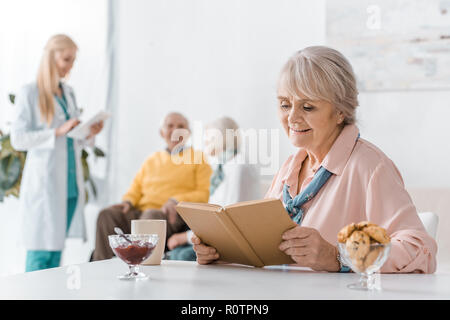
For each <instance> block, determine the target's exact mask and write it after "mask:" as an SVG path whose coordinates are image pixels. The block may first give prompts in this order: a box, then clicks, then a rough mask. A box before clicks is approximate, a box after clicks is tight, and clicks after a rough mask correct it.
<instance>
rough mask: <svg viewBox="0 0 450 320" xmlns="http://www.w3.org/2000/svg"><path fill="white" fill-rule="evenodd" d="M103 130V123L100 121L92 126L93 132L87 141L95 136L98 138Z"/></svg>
mask: <svg viewBox="0 0 450 320" xmlns="http://www.w3.org/2000/svg"><path fill="white" fill-rule="evenodd" d="M102 129H103V121H99V122H97V123H94V124H93V125H92V126H91V132H90V133H89V135H88V136H87V137H86V139H90V138H92V137H94V136H96V135H97V134H99V133H100V131H102Z"/></svg>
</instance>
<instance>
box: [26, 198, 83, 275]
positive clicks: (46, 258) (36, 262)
mask: <svg viewBox="0 0 450 320" xmlns="http://www.w3.org/2000/svg"><path fill="white" fill-rule="evenodd" d="M77 200H78V198H69V199H67V228H66V233H67V231H69V228H70V224H71V222H72V218H73V215H74V213H75V209H76V208H77ZM61 253H62V252H61V251H46V250H28V251H27V257H26V262H25V272H30V271H37V270H42V269H49V268H55V267H59V264H60V262H61Z"/></svg>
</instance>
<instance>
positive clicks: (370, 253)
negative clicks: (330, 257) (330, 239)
mask: <svg viewBox="0 0 450 320" xmlns="http://www.w3.org/2000/svg"><path fill="white" fill-rule="evenodd" d="M338 249H339V253H340V256H341V262H342V263H343V264H344V265H346V266H348V267H350V268H351V269H352V270H353V271H354V272H355V273H357V274H359V275H360V278H359V282H357V283H352V284H350V285H348V288H350V289H357V290H373V289H377V290H380V289H381V287H380V283H379V282H377V281H376V277H375V273H376V272H377V271H378V270H380V268H381V267H382V266H383V264H384V263H385V262H386V260H387V258H388V256H389V252H390V250H391V244H390V243H386V244H381V243H371V244H370V245H369V246H368V248H367V249H366V251H367V252H364V253H361V252H355V251H352V247H350V246H349V245H346V244H345V243H338Z"/></svg>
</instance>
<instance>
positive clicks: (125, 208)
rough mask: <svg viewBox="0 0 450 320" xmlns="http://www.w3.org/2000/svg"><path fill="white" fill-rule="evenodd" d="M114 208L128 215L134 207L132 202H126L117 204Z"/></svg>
mask: <svg viewBox="0 0 450 320" xmlns="http://www.w3.org/2000/svg"><path fill="white" fill-rule="evenodd" d="M112 207H113V208H116V209H120V210H121V211H122V213H127V212H128V211H130V209H131V207H132V205H131V203H130V202H128V201H124V202H122V203H119V204H115V205H113V206H112Z"/></svg>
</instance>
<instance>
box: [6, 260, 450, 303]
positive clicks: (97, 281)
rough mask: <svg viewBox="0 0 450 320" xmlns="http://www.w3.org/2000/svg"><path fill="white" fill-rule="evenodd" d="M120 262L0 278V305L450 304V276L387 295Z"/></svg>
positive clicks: (328, 282) (328, 283) (295, 279)
mask: <svg viewBox="0 0 450 320" xmlns="http://www.w3.org/2000/svg"><path fill="white" fill-rule="evenodd" d="M127 269H128V267H127V266H126V265H125V263H123V262H122V261H120V260H119V259H117V258H113V259H111V260H104V261H98V262H91V263H84V264H80V265H74V266H65V267H60V268H54V269H48V270H42V271H35V272H29V273H24V274H18V275H12V276H6V277H1V278H0V299H125V300H126V299H170V300H181V299H187V300H191V299H205V300H216V299H224V300H228V299H243V300H246V299H258V300H259V299H261V300H262V299H275V300H278V299H346V300H347V299H363V300H364V299H388V300H390V299H450V274H431V275H426V274H382V275H380V280H381V286H382V288H383V289H382V290H381V291H375V292H365V291H356V290H350V289H348V288H347V285H348V284H349V283H352V282H356V281H357V279H358V276H357V275H356V274H352V273H348V274H339V273H326V272H313V271H311V270H307V269H302V268H292V267H284V268H282V267H276V268H273V267H272V268H271V267H269V268H262V269H258V268H253V267H245V266H240V265H207V266H201V265H198V264H197V263H196V262H184V261H163V262H162V264H161V265H160V266H145V267H142V271H144V272H145V273H147V274H148V275H149V276H150V279H149V280H146V281H138V282H129V281H123V280H119V279H117V278H116V276H117V275H119V274H123V273H125V272H126V271H127Z"/></svg>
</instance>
